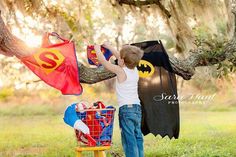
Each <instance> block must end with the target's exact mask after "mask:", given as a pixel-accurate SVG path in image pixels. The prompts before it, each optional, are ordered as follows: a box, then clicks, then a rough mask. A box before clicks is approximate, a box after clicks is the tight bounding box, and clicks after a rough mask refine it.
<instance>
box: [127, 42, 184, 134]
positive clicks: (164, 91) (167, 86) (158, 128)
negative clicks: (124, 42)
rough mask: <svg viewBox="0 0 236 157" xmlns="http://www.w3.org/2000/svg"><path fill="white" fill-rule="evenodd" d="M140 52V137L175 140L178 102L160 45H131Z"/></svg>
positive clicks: (168, 65) (166, 60)
mask: <svg viewBox="0 0 236 157" xmlns="http://www.w3.org/2000/svg"><path fill="white" fill-rule="evenodd" d="M131 45H135V46H137V47H140V48H141V49H142V50H144V56H143V57H142V60H141V61H140V63H139V65H138V67H137V68H138V70H139V75H140V78H139V87H138V90H139V97H140V100H141V104H142V112H143V113H142V132H143V134H144V135H147V134H149V133H153V134H154V135H155V136H156V135H158V134H159V135H161V136H162V137H164V136H166V135H167V136H169V138H172V137H174V138H178V137H179V125H180V124H179V102H178V99H177V86H176V77H175V74H174V73H173V70H172V67H171V65H170V62H169V57H168V55H167V53H166V51H165V49H164V47H163V45H162V43H161V41H145V42H141V43H134V44H131Z"/></svg>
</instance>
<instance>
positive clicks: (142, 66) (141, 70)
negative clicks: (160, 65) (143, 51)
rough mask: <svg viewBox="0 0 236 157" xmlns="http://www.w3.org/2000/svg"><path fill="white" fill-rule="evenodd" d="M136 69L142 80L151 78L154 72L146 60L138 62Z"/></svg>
mask: <svg viewBox="0 0 236 157" xmlns="http://www.w3.org/2000/svg"><path fill="white" fill-rule="evenodd" d="M137 69H138V74H139V76H140V77H142V78H145V77H150V76H152V74H153V73H154V71H155V69H154V67H153V65H152V64H151V63H150V62H148V61H146V60H140V62H139V64H138V66H137Z"/></svg>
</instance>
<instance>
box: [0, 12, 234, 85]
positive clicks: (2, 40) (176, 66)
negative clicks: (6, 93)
mask: <svg viewBox="0 0 236 157" xmlns="http://www.w3.org/2000/svg"><path fill="white" fill-rule="evenodd" d="M35 50H36V49H33V48H29V47H28V46H27V45H26V44H25V43H24V42H23V41H21V40H20V39H18V38H17V37H15V36H13V35H12V34H11V33H10V32H9V30H8V29H7V28H6V26H5V24H4V22H3V20H2V18H1V16H0V53H1V54H3V55H8V56H12V55H14V56H16V57H18V58H21V57H24V56H27V55H30V54H32V53H34V52H35ZM169 59H170V63H171V66H172V67H173V70H174V73H176V74H177V75H179V76H181V77H183V79H185V80H189V79H191V77H192V76H193V75H194V73H195V67H199V66H208V65H214V64H217V63H220V62H222V61H224V60H225V59H227V60H229V61H230V62H232V63H233V64H234V65H236V41H235V38H233V39H232V40H230V41H229V42H227V43H226V44H225V45H222V47H221V48H219V47H215V48H214V46H213V47H211V49H203V48H198V49H196V50H194V51H192V52H191V53H190V55H189V57H188V58H186V59H184V60H179V59H177V58H175V57H173V56H170V57H169ZM78 65H79V72H80V81H81V83H88V84H92V83H96V82H99V81H103V80H106V79H110V78H112V77H115V74H114V73H111V72H109V71H107V70H105V69H103V68H89V67H86V66H84V65H83V64H81V63H79V64H78Z"/></svg>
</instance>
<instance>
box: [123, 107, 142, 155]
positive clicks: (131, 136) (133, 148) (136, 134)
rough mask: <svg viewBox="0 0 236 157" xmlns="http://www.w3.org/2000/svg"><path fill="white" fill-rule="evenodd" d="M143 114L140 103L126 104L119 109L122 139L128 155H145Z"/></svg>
mask: <svg viewBox="0 0 236 157" xmlns="http://www.w3.org/2000/svg"><path fill="white" fill-rule="evenodd" d="M141 116H142V113H141V106H140V105H139V104H132V105H124V106H121V107H120V109H119V125H120V129H121V141H122V146H123V149H124V152H125V156H126V157H143V156H144V152H143V135H142V131H141Z"/></svg>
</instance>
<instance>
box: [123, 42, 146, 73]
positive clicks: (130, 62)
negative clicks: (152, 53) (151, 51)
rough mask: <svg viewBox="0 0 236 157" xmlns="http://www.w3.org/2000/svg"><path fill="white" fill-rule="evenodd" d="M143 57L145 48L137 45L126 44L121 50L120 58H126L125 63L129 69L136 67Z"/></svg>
mask: <svg viewBox="0 0 236 157" xmlns="http://www.w3.org/2000/svg"><path fill="white" fill-rule="evenodd" d="M142 57H143V50H141V49H140V48H138V47H136V46H132V45H125V46H123V47H122V49H121V50H120V58H121V59H124V63H125V65H126V66H127V67H128V68H129V69H134V68H135V67H136V66H137V65H138V63H139V61H140V60H141V58H142Z"/></svg>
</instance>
